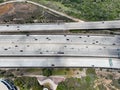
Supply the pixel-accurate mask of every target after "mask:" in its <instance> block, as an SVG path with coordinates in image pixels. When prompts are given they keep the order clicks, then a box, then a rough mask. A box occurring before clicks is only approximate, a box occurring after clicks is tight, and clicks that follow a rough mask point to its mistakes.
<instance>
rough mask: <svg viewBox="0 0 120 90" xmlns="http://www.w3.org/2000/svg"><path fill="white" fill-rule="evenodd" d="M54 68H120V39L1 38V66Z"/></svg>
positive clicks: (116, 37) (4, 36)
mask: <svg viewBox="0 0 120 90" xmlns="http://www.w3.org/2000/svg"><path fill="white" fill-rule="evenodd" d="M110 60H111V61H110ZM111 63H112V64H111ZM51 65H52V66H55V67H106V68H120V36H119V35H111V36H95V35H0V67H50V66H51Z"/></svg>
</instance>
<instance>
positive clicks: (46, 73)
mask: <svg viewBox="0 0 120 90" xmlns="http://www.w3.org/2000/svg"><path fill="white" fill-rule="evenodd" d="M42 72H43V73H42V74H43V75H44V76H47V77H49V76H51V75H52V69H51V68H44V69H42Z"/></svg>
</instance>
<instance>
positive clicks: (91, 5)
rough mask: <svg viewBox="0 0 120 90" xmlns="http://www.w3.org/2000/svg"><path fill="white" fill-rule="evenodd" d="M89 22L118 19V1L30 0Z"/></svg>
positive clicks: (119, 5)
mask: <svg viewBox="0 0 120 90" xmlns="http://www.w3.org/2000/svg"><path fill="white" fill-rule="evenodd" d="M32 1H36V2H39V3H41V4H44V5H46V6H48V7H50V8H53V9H56V10H59V11H62V12H64V13H67V14H68V15H71V16H73V17H76V18H80V19H82V20H85V21H86V20H87V21H88V20H89V21H97V20H115V19H120V15H119V14H120V9H119V7H120V0H32Z"/></svg>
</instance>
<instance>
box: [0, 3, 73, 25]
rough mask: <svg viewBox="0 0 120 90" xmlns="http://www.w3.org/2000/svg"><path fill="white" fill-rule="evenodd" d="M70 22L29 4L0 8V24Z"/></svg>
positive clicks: (12, 4) (2, 6) (14, 4)
mask: <svg viewBox="0 0 120 90" xmlns="http://www.w3.org/2000/svg"><path fill="white" fill-rule="evenodd" d="M69 21H71V20H69V19H67V18H66V17H62V16H60V15H57V14H55V13H53V12H50V11H48V10H45V9H43V8H41V7H38V6H36V5H33V4H30V3H20V2H19V3H10V4H6V5H1V6H0V24H4V23H8V24H9V23H17V24H19V23H22V24H23V23H48V22H55V23H56V22H69Z"/></svg>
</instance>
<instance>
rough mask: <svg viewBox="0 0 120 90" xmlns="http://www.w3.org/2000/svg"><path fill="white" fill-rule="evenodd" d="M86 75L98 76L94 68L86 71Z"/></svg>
mask: <svg viewBox="0 0 120 90" xmlns="http://www.w3.org/2000/svg"><path fill="white" fill-rule="evenodd" d="M86 74H87V75H89V74H94V75H96V72H95V69H94V68H88V69H87V70H86Z"/></svg>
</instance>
